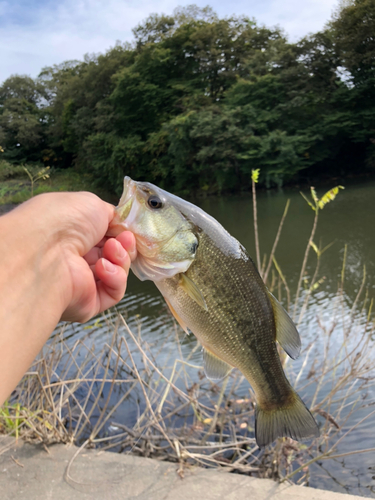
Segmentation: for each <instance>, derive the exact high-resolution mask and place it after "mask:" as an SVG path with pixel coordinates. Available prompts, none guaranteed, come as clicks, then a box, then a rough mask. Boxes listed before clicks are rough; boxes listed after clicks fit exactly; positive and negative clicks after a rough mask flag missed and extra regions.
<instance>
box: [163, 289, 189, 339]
mask: <svg viewBox="0 0 375 500" xmlns="http://www.w3.org/2000/svg"><path fill="white" fill-rule="evenodd" d="M164 300H165V302H166V303H167V305H168V307H169V310H170V311H171V313H172V314H173V316H174V318H175V320H176V321H177V323H178V324H179V325H180V327H181V328H182V329H183V330H184V332H185V333H186V334H187V335H189V330H188V327H187V324H186V323H185V322H184V321H183V320H182V319H181V318H180V316H179V315H178V314H177V313H176V311H175V310H174V309H173V307H172V306H171V303H170V302H169V300H168V299H166V298H165V297H164Z"/></svg>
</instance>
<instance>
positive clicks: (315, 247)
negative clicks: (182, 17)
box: [310, 241, 320, 256]
mask: <svg viewBox="0 0 375 500" xmlns="http://www.w3.org/2000/svg"><path fill="white" fill-rule="evenodd" d="M310 245H311V246H312V247H313V249H314V250H315V253H316V255H318V256H319V255H320V251H319V248H318V247H317V246H316V245H315V243H314V242H313V241H310Z"/></svg>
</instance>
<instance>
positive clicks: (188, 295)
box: [108, 177, 319, 447]
mask: <svg viewBox="0 0 375 500" xmlns="http://www.w3.org/2000/svg"><path fill="white" fill-rule="evenodd" d="M124 230H130V231H132V232H133V233H134V235H135V238H136V242H137V251H138V255H137V258H136V259H135V260H134V261H133V262H132V265H131V269H132V270H133V272H134V273H135V274H136V276H138V278H139V279H141V280H152V281H154V283H155V285H156V286H157V287H158V288H159V290H160V292H161V293H162V295H163V297H164V298H165V300H166V302H167V304H168V306H169V308H170V310H171V312H172V314H173V315H174V316H175V318H176V319H177V321H178V322H179V323H180V325H181V327H182V328H183V329H184V330H185V331H187V332H188V330H191V331H192V332H193V333H194V334H195V336H196V337H197V338H198V340H199V341H200V342H201V344H202V346H203V364H204V369H205V373H206V375H207V377H209V378H211V379H212V380H219V379H220V378H223V377H224V376H225V375H226V374H227V373H228V372H229V371H230V369H231V367H235V368H238V369H239V370H240V371H241V372H242V373H243V374H244V375H245V377H246V378H247V380H248V381H249V382H250V384H251V386H252V387H253V389H254V392H255V397H256V410H255V438H256V441H257V443H258V445H259V446H260V447H262V446H265V445H267V444H270V443H271V442H272V441H274V440H275V439H276V438H277V437H281V436H289V437H291V438H293V439H304V438H309V437H315V436H318V435H319V429H318V427H317V424H316V422H315V420H314V418H313V416H312V415H311V413H310V412H309V410H308V409H307V408H306V406H305V405H304V403H303V402H302V400H301V399H300V397H299V396H298V394H297V393H296V392H295V390H294V389H293V388H292V387H291V385H290V384H289V381H288V379H287V378H286V376H285V374H284V370H283V368H282V365H281V362H280V358H279V356H278V352H277V347H276V341H278V342H279V344H280V345H281V347H282V348H283V349H284V350H285V351H286V353H287V354H288V355H289V356H291V357H292V358H293V359H295V358H296V357H297V356H298V355H299V352H300V348H301V342H300V337H299V334H298V332H297V330H296V327H295V325H294V323H293V322H292V320H291V319H290V318H289V316H288V314H287V312H286V311H285V310H284V309H283V307H282V306H281V304H280V303H279V302H278V301H277V300H276V299H275V297H273V295H272V294H271V293H270V292H269V290H268V289H267V287H266V286H265V284H264V283H263V281H262V279H261V277H260V275H259V273H258V271H257V269H256V267H255V265H254V263H253V261H252V260H251V258H250V257H249V255H248V254H247V253H246V250H245V249H244V248H243V247H242V245H241V244H240V243H239V242H238V241H237V240H236V239H235V238H233V237H232V236H231V235H230V234H229V233H228V232H227V231H226V230H225V229H224V228H223V227H222V226H221V225H220V224H219V223H218V222H217V221H216V220H215V219H213V218H212V217H211V216H209V215H208V214H206V213H205V212H204V211H203V210H201V209H200V208H198V207H196V206H195V205H192V204H191V203H189V202H187V201H185V200H183V199H181V198H178V197H177V196H174V195H172V194H171V193H168V192H166V191H164V190H162V189H160V188H158V187H157V186H154V185H152V184H150V183H148V182H136V181H132V180H131V179H130V178H129V177H125V179H124V192H123V195H122V196H121V199H120V203H119V205H118V207H117V208H116V215H115V217H114V220H113V221H112V223H111V225H110V231H109V233H108V236H116V235H117V234H119V233H120V232H121V231H124Z"/></svg>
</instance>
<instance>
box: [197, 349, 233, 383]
mask: <svg viewBox="0 0 375 500" xmlns="http://www.w3.org/2000/svg"><path fill="white" fill-rule="evenodd" d="M203 366H204V373H205V374H206V377H207V378H209V379H210V380H221V379H222V378H224V377H225V376H226V375H228V373H229V372H230V371H231V369H232V367H231V366H230V365H228V363H226V362H225V361H223V360H222V359H220V358H218V357H217V356H215V355H214V354H212V352H210V351H207V349H205V348H203Z"/></svg>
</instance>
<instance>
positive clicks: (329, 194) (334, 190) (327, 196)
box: [318, 186, 345, 209]
mask: <svg viewBox="0 0 375 500" xmlns="http://www.w3.org/2000/svg"><path fill="white" fill-rule="evenodd" d="M340 189H345V188H344V186H336V187H334V188H332V189H330V190H329V191H327V192H326V194H325V195H323V196H322V197H321V198H320V200H319V201H318V207H319V208H320V209H322V208H324V207H325V205H327V203H329V202H330V201H333V200H334V199H335V198H336V196H337V194H338V192H339V190H340Z"/></svg>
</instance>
